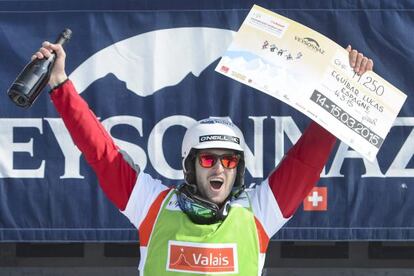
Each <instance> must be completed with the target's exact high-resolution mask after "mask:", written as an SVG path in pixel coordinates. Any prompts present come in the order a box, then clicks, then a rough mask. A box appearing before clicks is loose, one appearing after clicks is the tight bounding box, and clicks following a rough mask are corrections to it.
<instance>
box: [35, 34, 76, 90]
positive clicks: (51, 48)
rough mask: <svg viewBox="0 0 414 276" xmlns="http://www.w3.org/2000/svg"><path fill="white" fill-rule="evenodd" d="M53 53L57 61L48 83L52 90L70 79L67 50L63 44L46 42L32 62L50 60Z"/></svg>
mask: <svg viewBox="0 0 414 276" xmlns="http://www.w3.org/2000/svg"><path fill="white" fill-rule="evenodd" d="M52 52H54V54H56V60H55V64H54V66H53V69H52V71H51V73H50V79H49V82H48V83H49V86H50V87H51V88H53V87H56V86H57V85H59V84H60V83H62V82H64V81H65V80H66V79H67V78H68V77H67V75H66V71H65V59H66V53H65V50H64V49H63V47H62V45H61V44H52V43H50V42H49V41H45V42H43V43H42V47H41V48H40V49H39V50H38V51H37V52H36V53H35V54H34V55H33V56H32V61H33V60H35V59H43V58H46V59H48V58H50V56H51V55H52Z"/></svg>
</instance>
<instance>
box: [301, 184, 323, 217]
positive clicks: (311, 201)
mask: <svg viewBox="0 0 414 276" xmlns="http://www.w3.org/2000/svg"><path fill="white" fill-rule="evenodd" d="M303 210H305V211H326V210H328V188H327V187H313V189H312V190H311V191H310V193H309V194H308V195H307V196H306V197H305V199H304V200H303Z"/></svg>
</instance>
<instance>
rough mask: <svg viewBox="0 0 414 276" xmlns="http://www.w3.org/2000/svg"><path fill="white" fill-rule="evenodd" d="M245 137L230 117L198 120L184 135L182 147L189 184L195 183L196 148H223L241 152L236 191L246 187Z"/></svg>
mask: <svg viewBox="0 0 414 276" xmlns="http://www.w3.org/2000/svg"><path fill="white" fill-rule="evenodd" d="M244 147H245V143H244V138H243V134H242V132H241V131H240V129H239V128H238V127H237V126H236V125H235V124H233V123H232V122H231V121H230V120H228V119H222V118H207V119H203V120H201V121H198V122H197V123H196V124H194V125H193V126H192V127H190V128H189V129H188V130H187V132H186V133H185V135H184V138H183V144H182V148H181V156H182V158H183V161H182V162H183V163H182V164H183V170H184V175H185V180H186V182H187V183H188V184H195V183H194V182H195V178H194V174H195V172H194V160H195V159H194V158H195V153H196V150H199V149H210V148H222V149H231V150H235V151H237V152H239V153H240V155H241V158H240V162H239V165H238V167H237V177H236V180H235V183H234V186H233V187H234V188H233V190H234V193H233V194H238V193H239V192H240V191H242V190H243V189H244V184H243V183H244V181H243V180H244V179H243V178H244V171H245V163H244Z"/></svg>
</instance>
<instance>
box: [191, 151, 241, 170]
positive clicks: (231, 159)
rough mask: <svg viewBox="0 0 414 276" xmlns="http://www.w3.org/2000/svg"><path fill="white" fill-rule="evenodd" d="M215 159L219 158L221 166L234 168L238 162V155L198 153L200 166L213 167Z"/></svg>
mask: <svg viewBox="0 0 414 276" xmlns="http://www.w3.org/2000/svg"><path fill="white" fill-rule="evenodd" d="M217 159H220V163H221V165H222V166H223V168H226V169H234V168H235V167H237V165H238V164H239V161H240V155H239V154H235V153H230V154H222V155H217V154H213V153H200V154H199V155H198V161H199V163H200V166H201V167H203V168H207V169H208V168H211V167H213V166H214V165H215V164H216V162H217Z"/></svg>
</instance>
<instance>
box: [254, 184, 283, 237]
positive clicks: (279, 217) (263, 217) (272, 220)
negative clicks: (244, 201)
mask: <svg viewBox="0 0 414 276" xmlns="http://www.w3.org/2000/svg"><path fill="white" fill-rule="evenodd" d="M247 193H248V194H249V197H250V200H251V204H252V209H253V213H254V216H255V217H256V218H257V219H258V220H259V222H260V223H261V224H262V226H263V228H264V230H265V231H266V234H267V236H268V237H269V238H271V237H272V236H273V235H274V234H276V232H277V231H279V229H280V228H282V226H283V225H284V224H285V223H286V222H287V221H288V220H289V219H290V218H284V217H283V214H282V211H281V210H280V208H279V205H278V204H277V201H276V198H275V196H274V195H273V192H272V190H271V189H270V186H269V183H268V180H267V179H266V180H264V181H263V182H262V183H261V184H260V185H257V186H256V187H255V188H254V189H252V190H249V191H247Z"/></svg>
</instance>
